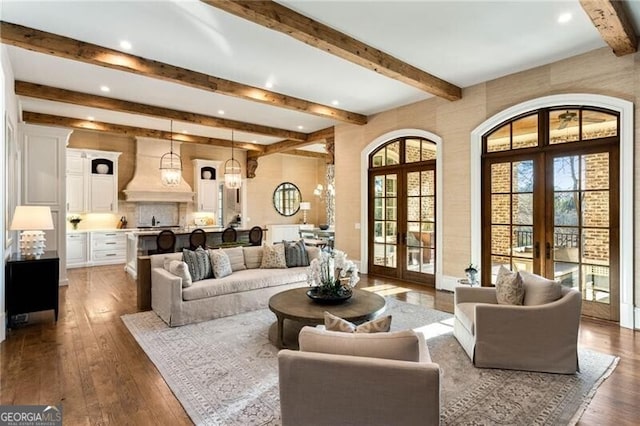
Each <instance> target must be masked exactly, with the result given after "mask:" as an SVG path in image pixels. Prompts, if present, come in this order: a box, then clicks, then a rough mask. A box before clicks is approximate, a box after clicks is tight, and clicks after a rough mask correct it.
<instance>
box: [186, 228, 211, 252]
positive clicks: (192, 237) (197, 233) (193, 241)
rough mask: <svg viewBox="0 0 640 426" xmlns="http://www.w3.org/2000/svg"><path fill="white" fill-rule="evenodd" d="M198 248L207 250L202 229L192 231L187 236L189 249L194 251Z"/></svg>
mask: <svg viewBox="0 0 640 426" xmlns="http://www.w3.org/2000/svg"><path fill="white" fill-rule="evenodd" d="M198 247H202V248H203V249H206V248H207V234H206V233H205V232H204V229H200V228H198V229H194V230H193V231H191V234H189V249H190V250H195V249H197V248H198Z"/></svg>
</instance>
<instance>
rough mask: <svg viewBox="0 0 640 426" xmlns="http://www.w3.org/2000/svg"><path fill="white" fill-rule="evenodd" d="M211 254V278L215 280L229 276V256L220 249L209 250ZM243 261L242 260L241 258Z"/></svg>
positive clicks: (230, 270)
mask: <svg viewBox="0 0 640 426" xmlns="http://www.w3.org/2000/svg"><path fill="white" fill-rule="evenodd" d="M210 254H211V269H213V276H214V277H216V278H223V277H226V276H228V275H231V272H233V271H232V269H231V261H230V260H229V256H227V253H226V252H225V251H224V250H222V249H217V250H210ZM243 259H244V258H243Z"/></svg>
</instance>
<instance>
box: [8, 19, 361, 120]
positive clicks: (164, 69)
mask: <svg viewBox="0 0 640 426" xmlns="http://www.w3.org/2000/svg"><path fill="white" fill-rule="evenodd" d="M0 39H1V40H2V43H4V44H8V45H10V46H16V47H20V48H23V49H27V50H31V51H34V52H38V53H44V54H48V55H54V56H58V57H61V58H66V59H70V60H74V61H80V62H85V63H88V64H92V65H98V66H102V67H106V68H110V69H115V70H119V71H125V72H130V73H134V74H138V75H142V76H145V77H150V78H156V79H159V80H163V81H168V82H171V83H176V84H180V85H184V86H190V87H194V88H196V89H201V90H206V91H209V92H215V93H220V94H223V95H227V96H235V97H238V98H242V99H246V100H250V101H254V102H261V103H264V104H268V105H271V106H276V107H280V108H286V109H290V110H294V111H300V112H304V113H308V114H313V115H317V116H320V117H324V118H329V119H333V120H339V121H343V122H347V123H352V124H360V125H361V124H366V122H367V117H366V116H364V115H362V114H357V113H354V112H350V111H345V110H341V109H338V108H334V107H330V106H327V105H322V104H317V103H314V102H310V101H307V100H304V99H299V98H294V97H292V96H287V95H283V94H281V93H276V92H270V91H268V90H264V89H261V88H259V87H252V86H247V85H245V84H241V83H236V82H234V81H230V80H225V79H223V78H219V77H214V76H211V75H207V74H203V73H200V72H196V71H191V70H188V69H185V68H180V67H176V66H174V65H170V64H165V63H162V62H158V61H154V60H151V59H145V58H141V57H139V56H134V55H130V54H127V53H123V52H119V51H117V50H113V49H109V48H106V47H102V46H98V45H95V44H90V43H85V42H82V41H79V40H74V39H71V38H68V37H63V36H59V35H56V34H52V33H48V32H44V31H39V30H36V29H33V28H28V27H24V26H21V25H16V24H11V23H8V22H4V21H2V22H1V26H0Z"/></svg>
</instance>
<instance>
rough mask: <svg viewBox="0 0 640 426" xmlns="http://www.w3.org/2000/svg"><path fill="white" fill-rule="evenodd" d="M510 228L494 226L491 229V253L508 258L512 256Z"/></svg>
mask: <svg viewBox="0 0 640 426" xmlns="http://www.w3.org/2000/svg"><path fill="white" fill-rule="evenodd" d="M510 228H511V227H510V226H499V225H493V226H492V227H491V253H492V254H502V255H506V256H508V255H509V254H511V253H510V252H511V250H509V246H510V245H511V239H510V238H509V229H510Z"/></svg>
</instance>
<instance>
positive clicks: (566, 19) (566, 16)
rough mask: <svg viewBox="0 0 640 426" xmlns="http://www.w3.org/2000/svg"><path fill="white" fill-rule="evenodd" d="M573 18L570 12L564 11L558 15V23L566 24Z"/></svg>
mask: <svg viewBox="0 0 640 426" xmlns="http://www.w3.org/2000/svg"><path fill="white" fill-rule="evenodd" d="M572 18H573V15H572V14H570V13H569V12H567V13H562V14H561V15H560V16H558V23H559V24H566V23H567V22H569V21H570V20H571V19H572Z"/></svg>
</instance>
